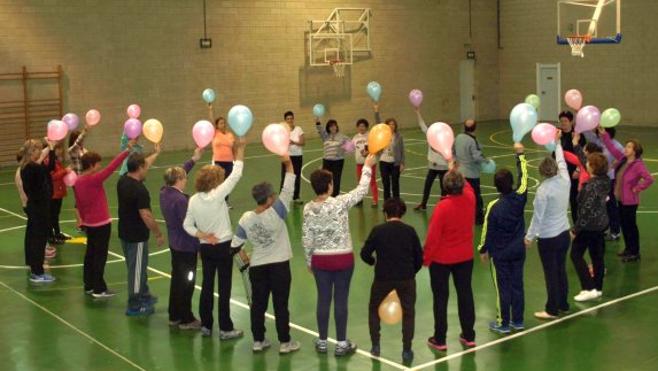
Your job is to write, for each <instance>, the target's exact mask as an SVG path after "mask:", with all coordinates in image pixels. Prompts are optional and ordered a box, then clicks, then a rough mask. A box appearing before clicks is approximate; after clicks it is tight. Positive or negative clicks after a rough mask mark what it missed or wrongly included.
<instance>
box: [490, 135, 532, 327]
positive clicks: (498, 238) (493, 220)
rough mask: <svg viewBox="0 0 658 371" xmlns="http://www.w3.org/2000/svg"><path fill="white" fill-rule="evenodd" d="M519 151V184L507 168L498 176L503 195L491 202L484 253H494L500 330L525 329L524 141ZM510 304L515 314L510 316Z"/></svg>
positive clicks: (498, 173)
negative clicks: (515, 185)
mask: <svg viewBox="0 0 658 371" xmlns="http://www.w3.org/2000/svg"><path fill="white" fill-rule="evenodd" d="M514 149H515V151H516V154H517V162H516V166H517V171H518V179H519V185H518V187H517V188H516V190H514V188H513V187H514V178H513V176H512V173H511V172H510V171H509V170H507V169H501V170H498V171H497V172H496V174H495V176H494V183H495V185H496V189H497V190H498V192H500V197H499V198H497V199H495V200H493V201H491V202H490V203H489V205H488V206H487V212H486V215H485V221H484V227H483V228H482V242H481V243H480V246H479V247H478V250H479V251H480V256H481V257H482V259H483V260H486V259H487V257H488V256H491V275H492V277H493V281H494V286H495V288H496V295H497V301H498V303H497V304H498V305H497V307H498V318H497V320H496V321H494V322H491V323H490V324H489V329H491V330H492V331H494V332H497V333H500V334H507V333H509V332H510V331H511V329H510V327H511V328H512V329H514V330H522V329H523V307H524V304H523V263H524V262H525V245H524V243H523V237H524V233H525V220H524V215H523V212H524V209H525V204H526V202H527V200H528V168H527V161H526V158H525V155H524V153H523V145H522V144H520V143H516V144H514ZM510 308H511V312H512V316H511V317H512V318H511V320H510Z"/></svg>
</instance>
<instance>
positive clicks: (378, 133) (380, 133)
mask: <svg viewBox="0 0 658 371" xmlns="http://www.w3.org/2000/svg"><path fill="white" fill-rule="evenodd" d="M392 139H393V130H391V128H390V127H389V126H388V125H386V124H377V125H375V126H373V127H372V129H370V132H369V133H368V152H370V153H372V154H376V153H378V152H380V151H382V150H384V149H385V148H386V147H388V146H389V145H390V144H391V140H392ZM398 301H399V300H398Z"/></svg>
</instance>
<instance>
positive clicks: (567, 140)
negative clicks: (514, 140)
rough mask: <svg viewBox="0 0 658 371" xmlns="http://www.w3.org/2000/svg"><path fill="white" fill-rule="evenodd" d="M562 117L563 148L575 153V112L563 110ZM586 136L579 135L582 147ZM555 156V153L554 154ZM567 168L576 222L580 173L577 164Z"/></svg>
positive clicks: (572, 209)
mask: <svg viewBox="0 0 658 371" xmlns="http://www.w3.org/2000/svg"><path fill="white" fill-rule="evenodd" d="M559 119H560V128H561V129H562V137H561V138H560V142H561V143H562V149H563V150H564V151H566V152H572V153H574V145H573V138H574V122H573V113H571V112H569V111H563V112H561V113H560V115H559ZM585 143H586V141H585V136H581V135H579V138H578V144H579V145H580V146H581V147H584V146H585ZM553 158H555V153H554V154H553ZM567 170H568V171H569V177H570V178H571V190H570V192H569V206H570V207H571V220H572V221H573V222H574V223H575V222H576V219H578V178H579V176H580V174H579V173H578V167H576V165H572V164H567Z"/></svg>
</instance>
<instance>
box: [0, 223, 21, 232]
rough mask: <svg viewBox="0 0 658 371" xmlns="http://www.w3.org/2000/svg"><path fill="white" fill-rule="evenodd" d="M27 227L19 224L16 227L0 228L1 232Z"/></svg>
mask: <svg viewBox="0 0 658 371" xmlns="http://www.w3.org/2000/svg"><path fill="white" fill-rule="evenodd" d="M25 227H26V226H25V225H17V226H15V227H9V228H4V229H0V233H2V232H9V231H13V230H16V229H21V228H25Z"/></svg>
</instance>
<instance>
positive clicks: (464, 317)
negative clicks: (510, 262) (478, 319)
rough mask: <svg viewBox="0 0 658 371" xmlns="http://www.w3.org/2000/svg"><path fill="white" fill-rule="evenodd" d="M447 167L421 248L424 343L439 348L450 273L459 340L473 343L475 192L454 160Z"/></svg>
mask: <svg viewBox="0 0 658 371" xmlns="http://www.w3.org/2000/svg"><path fill="white" fill-rule="evenodd" d="M434 125H436V124H434ZM431 129H432V127H430V130H431ZM437 150H438V149H437ZM449 168H450V170H449V171H448V172H447V173H446V175H445V176H444V177H443V189H444V191H445V196H442V197H441V200H440V201H439V202H438V203H437V204H436V206H435V207H434V212H433V213H432V218H431V219H430V223H429V225H428V227H427V237H426V238H425V248H424V251H423V265H424V266H426V267H429V271H430V283H431V286H432V300H433V302H434V334H433V335H432V336H431V337H430V338H429V339H427V345H428V346H429V347H431V348H432V349H436V350H439V351H446V350H447V349H448V346H447V345H446V333H447V331H448V318H447V317H448V294H449V292H450V290H449V288H448V283H449V279H450V275H452V277H453V281H454V285H455V289H456V291H457V304H458V312H459V322H460V324H461V333H460V335H459V342H460V343H462V345H464V346H466V347H469V348H472V347H474V346H475V330H474V328H473V326H474V324H475V304H474V301H473V289H472V287H471V276H472V274H473V224H474V223H475V205H476V200H475V192H474V191H473V187H472V186H471V185H470V183H469V182H468V181H467V180H466V179H465V178H464V175H463V174H462V173H461V172H460V171H458V170H457V168H456V165H455V162H454V161H450V162H449Z"/></svg>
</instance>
